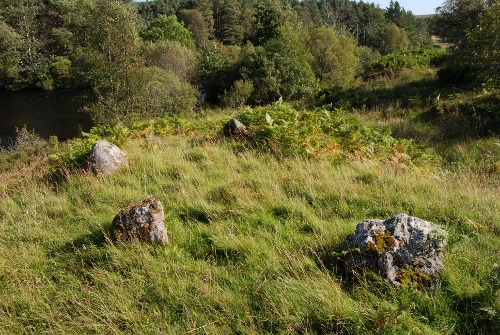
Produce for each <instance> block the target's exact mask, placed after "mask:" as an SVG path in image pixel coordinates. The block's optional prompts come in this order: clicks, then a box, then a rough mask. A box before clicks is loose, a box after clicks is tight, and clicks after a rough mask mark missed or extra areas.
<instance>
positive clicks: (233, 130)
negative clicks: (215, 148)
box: [223, 118, 248, 137]
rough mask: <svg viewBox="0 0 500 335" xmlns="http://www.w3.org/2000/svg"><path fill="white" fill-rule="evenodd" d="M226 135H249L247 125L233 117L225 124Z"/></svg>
mask: <svg viewBox="0 0 500 335" xmlns="http://www.w3.org/2000/svg"><path fill="white" fill-rule="evenodd" d="M223 131H224V136H226V137H245V136H248V130H247V127H246V126H245V125H244V124H243V123H241V122H240V121H238V119H235V118H232V119H231V120H229V121H228V122H227V123H226V124H225V125H224V129H223Z"/></svg>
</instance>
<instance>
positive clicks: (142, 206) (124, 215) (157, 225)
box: [110, 197, 168, 244]
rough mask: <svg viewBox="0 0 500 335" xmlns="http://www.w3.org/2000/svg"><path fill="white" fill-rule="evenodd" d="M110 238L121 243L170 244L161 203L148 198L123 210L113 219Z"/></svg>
mask: <svg viewBox="0 0 500 335" xmlns="http://www.w3.org/2000/svg"><path fill="white" fill-rule="evenodd" d="M110 237H111V239H112V240H114V241H119V242H138V241H143V242H148V243H161V244H164V243H168V235H167V228H166V226H165V214H164V213H163V206H162V204H161V202H160V201H159V200H158V199H156V198H153V197H148V198H144V199H142V200H139V201H137V202H134V203H131V204H129V205H128V206H126V207H125V208H123V209H122V210H121V211H120V213H118V214H117V215H116V216H115V218H114V219H113V222H112V224H111V229H110Z"/></svg>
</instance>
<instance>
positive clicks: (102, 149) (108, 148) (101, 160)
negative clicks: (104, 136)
mask: <svg viewBox="0 0 500 335" xmlns="http://www.w3.org/2000/svg"><path fill="white" fill-rule="evenodd" d="M88 163H89V168H90V170H91V171H92V172H93V173H94V174H95V175H99V174H110V173H111V172H113V171H115V170H117V169H120V168H122V167H125V166H127V165H128V163H127V155H125V153H124V152H123V151H122V150H120V148H118V147H117V146H116V145H114V144H112V143H109V142H108V141H105V140H101V141H99V142H97V143H96V144H95V145H94V147H93V148H92V151H91V152H90V155H89V159H88Z"/></svg>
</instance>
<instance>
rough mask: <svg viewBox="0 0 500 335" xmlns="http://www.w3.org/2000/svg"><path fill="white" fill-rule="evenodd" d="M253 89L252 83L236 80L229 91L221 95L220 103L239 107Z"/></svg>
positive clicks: (243, 103)
mask: <svg viewBox="0 0 500 335" xmlns="http://www.w3.org/2000/svg"><path fill="white" fill-rule="evenodd" d="M252 91H253V84H252V82H249V81H244V80H236V81H235V82H234V85H233V86H232V87H231V89H230V90H229V91H225V92H224V95H223V96H222V99H221V100H222V103H223V104H224V106H226V107H239V106H243V105H245V103H246V102H247V100H248V99H249V98H250V96H251V94H252Z"/></svg>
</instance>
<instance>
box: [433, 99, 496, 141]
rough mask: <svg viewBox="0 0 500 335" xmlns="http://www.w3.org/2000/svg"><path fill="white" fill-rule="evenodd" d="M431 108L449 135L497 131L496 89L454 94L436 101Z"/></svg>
mask: <svg viewBox="0 0 500 335" xmlns="http://www.w3.org/2000/svg"><path fill="white" fill-rule="evenodd" d="M433 108H434V111H435V112H437V113H438V115H439V117H440V121H441V122H440V123H441V127H442V128H443V130H445V131H446V132H447V133H448V136H449V137H453V136H463V135H465V134H467V135H469V136H487V135H489V134H492V133H495V134H496V133H498V129H499V127H500V99H499V98H498V92H497V91H493V92H486V93H482V94H474V93H462V94H455V95H452V96H450V97H448V99H446V100H442V101H441V100H439V101H437V102H436V103H435V105H434V107H433Z"/></svg>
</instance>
